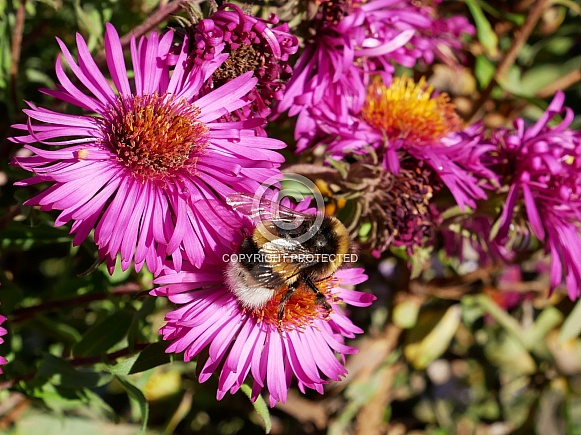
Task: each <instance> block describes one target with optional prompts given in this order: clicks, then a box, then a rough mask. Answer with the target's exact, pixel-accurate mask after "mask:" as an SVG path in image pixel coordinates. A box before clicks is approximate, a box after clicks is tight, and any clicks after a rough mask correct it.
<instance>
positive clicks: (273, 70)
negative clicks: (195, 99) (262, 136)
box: [190, 3, 299, 119]
mask: <svg viewBox="0 0 581 435" xmlns="http://www.w3.org/2000/svg"><path fill="white" fill-rule="evenodd" d="M278 21H279V20H278V17H277V16H276V15H274V14H272V15H271V16H270V17H269V18H268V20H264V19H260V18H256V17H253V16H251V15H247V14H245V13H244V11H243V10H242V9H241V8H240V7H238V6H236V5H234V4H231V3H229V4H225V5H222V6H220V8H219V9H218V11H217V12H215V13H214V14H212V15H211V16H210V17H209V18H206V19H203V20H201V21H200V22H199V23H198V25H197V26H196V27H195V28H194V29H193V36H192V40H193V41H194V47H193V49H192V51H191V53H190V55H191V56H192V57H193V59H194V62H197V63H202V62H206V61H207V60H208V59H212V58H214V57H215V56H217V55H219V54H220V53H228V54H229V57H228V59H227V60H226V61H225V62H224V63H223V64H222V65H221V66H220V67H219V68H218V69H217V70H216V71H215V72H214V74H213V75H212V77H211V79H210V80H209V81H208V82H207V83H206V87H207V89H211V88H212V87H214V86H219V85H222V84H224V83H226V82H228V81H229V80H232V79H234V78H236V77H238V76H240V75H242V74H244V73H246V72H248V71H253V72H254V75H255V76H256V77H257V79H258V82H257V85H256V87H255V88H254V89H252V90H251V91H250V93H249V94H248V95H247V97H246V98H248V100H250V101H251V104H250V105H249V106H245V107H242V108H240V109H239V110H238V111H237V112H236V114H237V115H238V117H239V118H240V119H247V118H248V117H249V115H250V113H254V114H255V115H256V114H258V116H262V117H266V116H268V115H269V113H270V105H271V104H272V102H273V101H279V100H281V99H282V96H283V94H284V90H285V83H286V81H287V80H288V79H289V78H290V77H291V74H292V68H291V67H290V66H289V64H288V61H289V57H290V56H291V55H293V54H295V53H296V52H297V50H298V44H299V41H298V39H297V37H296V36H294V35H292V34H291V33H290V31H289V27H288V24H286V23H284V24H281V25H278V26H277V24H278Z"/></svg>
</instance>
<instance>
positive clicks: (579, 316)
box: [559, 299, 581, 344]
mask: <svg viewBox="0 0 581 435" xmlns="http://www.w3.org/2000/svg"><path fill="white" fill-rule="evenodd" d="M579 334H581V299H579V300H578V301H577V303H576V304H575V307H573V311H571V313H570V314H569V315H568V316H567V318H566V319H565V321H564V322H563V326H562V327H561V332H560V333H559V343H560V344H563V343H564V342H566V341H569V340H571V339H572V338H575V337H578V336H579Z"/></svg>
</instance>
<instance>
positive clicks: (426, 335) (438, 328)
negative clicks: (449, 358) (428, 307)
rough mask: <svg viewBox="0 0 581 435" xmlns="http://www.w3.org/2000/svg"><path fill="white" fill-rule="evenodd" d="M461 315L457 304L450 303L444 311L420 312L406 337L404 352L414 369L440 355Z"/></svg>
mask: <svg viewBox="0 0 581 435" xmlns="http://www.w3.org/2000/svg"><path fill="white" fill-rule="evenodd" d="M461 317H462V307H461V306H460V305H459V304H458V305H452V306H451V307H449V308H448V309H447V310H446V311H445V312H444V313H442V311H440V310H438V311H436V310H432V311H429V312H424V313H422V315H421V316H420V318H419V321H418V324H417V325H416V326H415V328H414V329H412V330H411V331H410V332H409V334H408V336H407V339H406V342H407V343H406V345H405V347H404V354H405V356H406V358H407V359H408V361H410V362H411V363H412V365H413V366H414V367H415V368H416V369H418V370H423V369H425V368H426V367H427V366H428V365H429V364H430V363H431V362H432V361H434V360H435V359H436V358H438V357H439V356H440V355H442V354H443V353H444V352H445V351H446V349H447V348H448V346H449V345H450V342H451V341H452V338H453V337H454V334H456V330H457V329H458V326H459V325H460V320H461Z"/></svg>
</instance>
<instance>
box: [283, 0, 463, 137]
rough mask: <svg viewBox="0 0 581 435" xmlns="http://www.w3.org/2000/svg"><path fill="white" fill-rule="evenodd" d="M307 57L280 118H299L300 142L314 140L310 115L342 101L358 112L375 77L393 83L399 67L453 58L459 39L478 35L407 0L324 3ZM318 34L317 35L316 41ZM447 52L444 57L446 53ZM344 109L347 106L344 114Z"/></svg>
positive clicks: (289, 88)
mask: <svg viewBox="0 0 581 435" xmlns="http://www.w3.org/2000/svg"><path fill="white" fill-rule="evenodd" d="M319 3H320V6H319V9H318V12H317V14H316V16H315V19H314V20H313V22H312V29H310V32H309V37H310V38H312V40H311V41H309V43H308V44H307V45H306V47H305V49H304V51H303V53H302V54H301V56H300V58H299V59H298V61H297V63H296V65H295V67H294V71H295V72H294V75H293V77H292V79H291V80H290V81H289V83H288V86H287V91H286V94H285V96H284V99H283V100H282V101H281V102H280V103H279V104H278V106H277V109H276V110H277V113H283V112H286V111H288V112H289V115H290V116H294V115H296V114H299V113H300V115H299V121H298V123H297V129H296V132H295V137H296V138H297V139H299V138H301V137H303V136H306V137H308V138H310V139H312V136H311V135H312V129H311V127H312V126H313V125H315V126H316V122H315V120H314V119H313V118H312V115H311V114H310V113H309V109H311V108H314V107H316V106H318V105H319V103H321V102H325V101H327V100H328V99H329V98H333V97H335V96H340V97H342V99H343V104H342V106H346V105H348V106H349V107H350V109H351V110H353V111H355V112H357V111H358V110H359V109H360V108H361V106H362V105H363V103H364V101H365V87H366V86H367V82H368V79H369V74H370V73H378V74H381V75H382V76H383V78H384V80H385V82H386V83H389V82H390V79H391V76H392V74H393V72H394V70H395V66H394V65H395V64H399V65H403V66H406V67H409V68H411V67H413V66H414V65H415V64H416V62H417V61H418V60H420V59H421V60H423V61H424V62H425V63H432V62H433V60H434V57H435V56H440V57H450V51H451V49H458V48H460V47H461V38H460V36H461V35H462V34H464V33H466V34H472V33H474V28H473V27H472V26H471V25H470V24H469V23H468V21H467V20H466V19H465V18H464V17H452V18H450V19H447V18H440V17H438V16H437V14H436V12H435V9H434V8H433V6H431V5H428V4H424V3H419V4H418V3H414V2H409V1H405V0H370V1H357V0H331V1H324V2H319ZM313 34H314V36H312V35H313ZM444 53H445V54H444ZM344 108H345V107H342V109H344Z"/></svg>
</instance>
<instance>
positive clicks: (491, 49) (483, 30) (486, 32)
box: [466, 0, 498, 57]
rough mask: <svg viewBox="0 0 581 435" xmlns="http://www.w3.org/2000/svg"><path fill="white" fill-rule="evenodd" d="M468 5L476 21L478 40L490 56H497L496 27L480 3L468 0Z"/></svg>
mask: <svg viewBox="0 0 581 435" xmlns="http://www.w3.org/2000/svg"><path fill="white" fill-rule="evenodd" d="M466 5H467V6H468V9H470V13H471V14H472V17H473V18H474V22H475V23H476V32H477V34H478V41H480V43H481V44H482V46H483V47H484V48H485V49H486V51H487V53H488V55H489V56H491V57H494V56H496V55H497V52H498V38H497V36H496V33H495V32H494V29H493V28H492V26H491V25H490V23H489V22H488V20H487V19H486V16H485V15H484V12H482V8H481V7H480V4H479V3H478V2H477V1H476V0H466Z"/></svg>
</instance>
